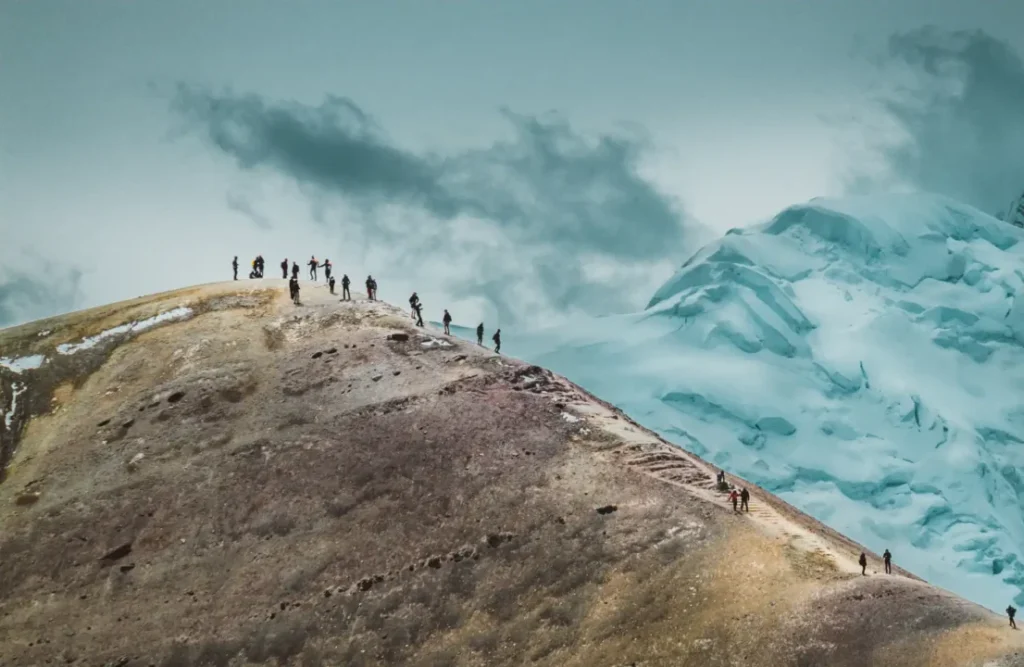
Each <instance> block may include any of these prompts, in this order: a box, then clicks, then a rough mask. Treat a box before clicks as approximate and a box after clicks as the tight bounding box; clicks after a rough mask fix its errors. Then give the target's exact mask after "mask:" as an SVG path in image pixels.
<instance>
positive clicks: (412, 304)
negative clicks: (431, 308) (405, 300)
mask: <svg viewBox="0 0 1024 667" xmlns="http://www.w3.org/2000/svg"><path fill="white" fill-rule="evenodd" d="M419 302H420V295H419V294H417V293H416V292H413V293H412V296H411V297H409V308H410V309H412V316H413V319H415V318H416V304H417V303H419Z"/></svg>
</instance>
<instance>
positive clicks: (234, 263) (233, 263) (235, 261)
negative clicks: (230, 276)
mask: <svg viewBox="0 0 1024 667" xmlns="http://www.w3.org/2000/svg"><path fill="white" fill-rule="evenodd" d="M231 269H232V270H233V271H234V272H235V280H238V255H235V258H234V259H233V260H231Z"/></svg>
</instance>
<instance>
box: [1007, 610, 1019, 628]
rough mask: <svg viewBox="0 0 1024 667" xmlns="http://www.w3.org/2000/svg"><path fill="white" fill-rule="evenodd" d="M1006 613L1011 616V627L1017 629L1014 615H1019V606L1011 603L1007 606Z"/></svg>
mask: <svg viewBox="0 0 1024 667" xmlns="http://www.w3.org/2000/svg"><path fill="white" fill-rule="evenodd" d="M1006 615H1007V616H1009V617H1010V627H1011V628H1013V629H1014V630H1016V629H1017V623H1016V622H1014V620H1013V617H1014V616H1016V615H1017V608H1016V607H1014V606H1013V605H1012V604H1011V605H1010V606H1008V607H1007V608H1006Z"/></svg>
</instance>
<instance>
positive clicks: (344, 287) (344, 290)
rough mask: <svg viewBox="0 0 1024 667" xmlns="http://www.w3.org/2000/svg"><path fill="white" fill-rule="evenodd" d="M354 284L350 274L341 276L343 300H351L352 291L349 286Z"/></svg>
mask: <svg viewBox="0 0 1024 667" xmlns="http://www.w3.org/2000/svg"><path fill="white" fill-rule="evenodd" d="M351 284H352V281H351V280H349V279H348V274H347V273H346V274H344V275H343V276H341V300H342V301H351V300H352V293H351V292H349V291H348V286H349V285H351Z"/></svg>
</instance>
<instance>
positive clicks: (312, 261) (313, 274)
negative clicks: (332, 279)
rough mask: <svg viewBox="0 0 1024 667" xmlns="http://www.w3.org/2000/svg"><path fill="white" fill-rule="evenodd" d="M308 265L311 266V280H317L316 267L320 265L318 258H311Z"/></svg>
mask: <svg viewBox="0 0 1024 667" xmlns="http://www.w3.org/2000/svg"><path fill="white" fill-rule="evenodd" d="M307 264H308V265H309V279H310V280H316V267H317V266H319V263H318V262H317V261H316V256H315V255H313V256H310V258H309V262H307Z"/></svg>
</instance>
